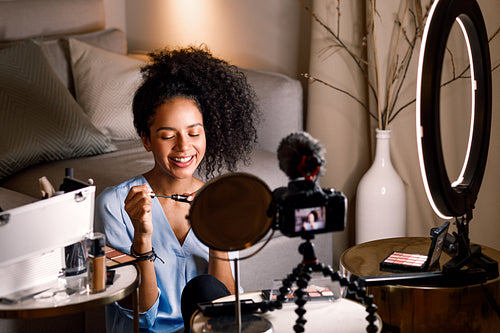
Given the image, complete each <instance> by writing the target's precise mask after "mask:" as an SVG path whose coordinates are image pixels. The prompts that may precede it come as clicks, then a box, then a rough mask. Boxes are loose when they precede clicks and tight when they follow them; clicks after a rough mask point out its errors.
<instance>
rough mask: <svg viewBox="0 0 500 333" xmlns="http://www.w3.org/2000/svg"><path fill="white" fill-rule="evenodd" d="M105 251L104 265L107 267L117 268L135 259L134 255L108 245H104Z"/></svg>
mask: <svg viewBox="0 0 500 333" xmlns="http://www.w3.org/2000/svg"><path fill="white" fill-rule="evenodd" d="M105 252H106V267H108V269H112V268H117V267H120V266H124V265H128V264H131V263H134V262H136V259H135V258H134V257H132V256H130V255H128V254H126V253H123V252H121V251H118V250H117V249H114V248H112V247H109V246H106V249H105Z"/></svg>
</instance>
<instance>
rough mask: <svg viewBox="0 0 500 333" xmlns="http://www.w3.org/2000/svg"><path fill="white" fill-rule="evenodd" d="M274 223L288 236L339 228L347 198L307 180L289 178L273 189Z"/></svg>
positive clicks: (342, 225) (343, 226)
mask: <svg viewBox="0 0 500 333" xmlns="http://www.w3.org/2000/svg"><path fill="white" fill-rule="evenodd" d="M273 206H274V213H275V215H274V223H273V228H274V229H279V230H280V231H281V232H282V233H283V234H284V235H285V236H288V237H297V236H301V237H303V238H304V237H308V236H310V235H314V234H319V233H326V232H333V231H342V230H344V229H345V225H346V211H347V199H346V197H345V195H344V194H343V193H341V192H338V191H335V190H334V189H329V188H327V189H322V188H320V187H319V186H318V185H317V184H316V183H315V182H313V181H311V180H305V179H301V180H292V181H290V182H289V183H288V187H279V188H277V189H276V190H274V192H273Z"/></svg>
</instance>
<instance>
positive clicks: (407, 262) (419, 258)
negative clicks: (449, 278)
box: [380, 221, 450, 272]
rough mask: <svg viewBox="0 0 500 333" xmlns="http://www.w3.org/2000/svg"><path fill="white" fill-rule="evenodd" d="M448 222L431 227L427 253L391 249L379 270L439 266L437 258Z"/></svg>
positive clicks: (414, 269)
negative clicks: (437, 226)
mask: <svg viewBox="0 0 500 333" xmlns="http://www.w3.org/2000/svg"><path fill="white" fill-rule="evenodd" d="M449 225H450V222H448V221H446V222H445V223H443V225H441V226H440V227H439V228H433V229H431V245H430V247H429V251H428V254H427V255H425V254H418V253H406V252H399V251H393V252H392V253H391V254H389V255H388V256H387V257H386V258H385V259H384V260H382V261H381V262H380V270H381V271H390V272H393V271H396V272H398V271H414V272H423V271H427V270H429V269H431V270H434V269H436V268H439V258H440V257H441V252H442V250H443V246H444V242H445V238H446V235H447V233H448V227H449Z"/></svg>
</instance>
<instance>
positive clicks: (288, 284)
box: [261, 235, 378, 333]
mask: <svg viewBox="0 0 500 333" xmlns="http://www.w3.org/2000/svg"><path fill="white" fill-rule="evenodd" d="M302 238H303V239H305V242H304V243H302V244H300V246H299V253H300V254H302V256H303V259H302V263H300V264H299V265H297V267H296V268H294V269H293V271H292V273H291V274H288V275H287V277H286V278H284V279H283V280H282V286H281V288H280V289H279V292H280V293H279V295H278V296H277V299H276V300H272V301H270V302H268V303H267V304H266V306H265V307H264V308H262V309H261V310H262V311H263V312H265V311H267V310H269V311H273V310H275V309H281V308H282V307H283V303H284V302H285V299H286V295H287V294H289V293H290V290H291V288H292V285H293V283H294V282H296V283H297V290H296V291H295V292H294V296H295V304H297V307H298V308H297V310H295V313H297V315H298V316H299V317H298V318H297V320H296V321H295V325H294V326H293V330H294V331H295V332H296V333H302V332H304V331H305V328H304V325H305V324H306V322H307V320H306V319H305V318H304V314H305V313H306V309H305V308H304V305H305V304H306V303H307V299H305V296H306V295H307V292H306V289H307V285H308V283H309V281H310V280H311V273H313V272H322V273H323V275H324V276H325V277H326V276H329V277H330V278H331V279H332V281H334V282H335V281H339V283H340V285H341V286H342V287H347V295H348V296H351V297H352V298H354V299H355V300H358V301H360V302H362V303H363V304H364V305H365V306H366V312H368V316H367V317H366V320H367V321H368V326H367V327H366V331H367V332H368V333H374V332H376V331H377V329H378V328H377V326H376V325H375V319H376V316H375V312H376V311H377V306H376V305H375V304H374V303H373V295H370V294H367V293H366V287H364V286H361V285H360V284H359V283H358V281H357V280H356V279H347V278H346V277H344V276H342V275H341V274H340V273H339V272H334V271H333V269H332V268H331V267H330V266H325V265H324V264H322V263H320V262H319V261H318V258H316V254H315V252H314V244H313V243H312V242H311V239H313V238H314V236H313V235H308V236H303V237H302Z"/></svg>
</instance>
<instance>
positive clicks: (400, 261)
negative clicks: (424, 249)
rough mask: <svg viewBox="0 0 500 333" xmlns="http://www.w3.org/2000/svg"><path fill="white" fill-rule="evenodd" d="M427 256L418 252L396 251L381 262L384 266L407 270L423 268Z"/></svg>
mask: <svg viewBox="0 0 500 333" xmlns="http://www.w3.org/2000/svg"><path fill="white" fill-rule="evenodd" d="M426 262H427V256H426V255H423V254H416V253H404V252H398V251H394V252H392V253H391V254H390V255H389V256H387V258H385V259H384V261H382V263H380V266H381V267H383V268H397V269H405V270H417V271H419V270H423V268H424V266H425V264H426Z"/></svg>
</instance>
